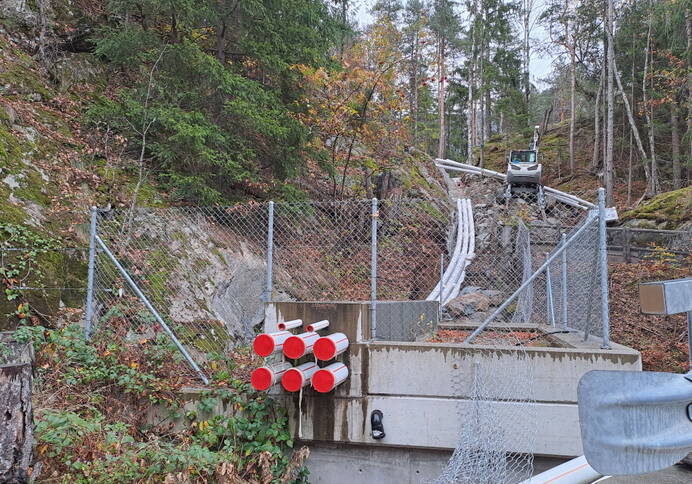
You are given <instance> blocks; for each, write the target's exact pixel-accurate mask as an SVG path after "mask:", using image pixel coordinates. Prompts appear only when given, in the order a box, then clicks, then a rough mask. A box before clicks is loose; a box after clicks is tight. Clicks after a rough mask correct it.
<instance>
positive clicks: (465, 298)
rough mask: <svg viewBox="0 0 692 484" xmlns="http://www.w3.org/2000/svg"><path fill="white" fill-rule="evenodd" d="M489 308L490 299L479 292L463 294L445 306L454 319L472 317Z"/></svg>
mask: <svg viewBox="0 0 692 484" xmlns="http://www.w3.org/2000/svg"><path fill="white" fill-rule="evenodd" d="M488 308H490V298H489V297H488V296H486V295H485V294H482V293H480V292H472V293H469V294H464V295H461V296H458V297H456V298H454V299H452V300H451V301H450V302H449V304H448V305H447V310H448V311H449V313H450V314H451V315H452V316H453V317H455V318H458V317H463V316H466V317H468V316H473V315H474V314H476V313H478V312H485V311H487V310H488Z"/></svg>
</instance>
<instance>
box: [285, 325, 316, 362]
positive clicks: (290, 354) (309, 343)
mask: <svg viewBox="0 0 692 484" xmlns="http://www.w3.org/2000/svg"><path fill="white" fill-rule="evenodd" d="M318 339H320V335H319V334H317V333H315V332H314V331H308V332H306V333H300V334H296V335H293V336H290V337H288V338H287V339H286V341H285V342H284V355H285V356H286V358H291V359H293V360H296V359H298V358H300V357H301V356H305V355H308V354H310V353H312V348H313V346H314V345H315V342H316V341H317V340H318Z"/></svg>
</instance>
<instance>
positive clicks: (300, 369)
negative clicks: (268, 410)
mask: <svg viewBox="0 0 692 484" xmlns="http://www.w3.org/2000/svg"><path fill="white" fill-rule="evenodd" d="M319 369H320V367H319V366H317V363H314V362H312V361H309V362H307V363H303V364H302V365H298V366H296V367H293V368H289V369H288V370H286V372H285V373H284V376H282V377H281V386H282V387H284V390H286V391H287V392H297V391H298V390H300V389H301V388H303V387H304V386H306V385H307V384H309V383H310V380H311V379H312V376H313V375H314V374H315V373H317V371H318V370H319Z"/></svg>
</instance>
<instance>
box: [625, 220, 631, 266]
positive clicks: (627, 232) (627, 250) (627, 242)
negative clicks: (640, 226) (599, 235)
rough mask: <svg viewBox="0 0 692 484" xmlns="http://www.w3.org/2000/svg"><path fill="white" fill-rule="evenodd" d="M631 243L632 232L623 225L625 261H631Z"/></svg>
mask: <svg viewBox="0 0 692 484" xmlns="http://www.w3.org/2000/svg"><path fill="white" fill-rule="evenodd" d="M631 243H632V232H630V228H629V227H625V240H624V242H623V252H624V255H625V262H626V263H628V264H629V263H630V261H631V255H630V244H631Z"/></svg>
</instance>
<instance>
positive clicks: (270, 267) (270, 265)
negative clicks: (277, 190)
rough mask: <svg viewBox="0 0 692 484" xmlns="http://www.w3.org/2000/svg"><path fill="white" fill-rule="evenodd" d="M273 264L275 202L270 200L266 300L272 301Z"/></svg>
mask: <svg viewBox="0 0 692 484" xmlns="http://www.w3.org/2000/svg"><path fill="white" fill-rule="evenodd" d="M273 264H274V202H269V220H268V222H267V282H266V289H265V291H266V292H265V294H264V301H265V302H271V300H272V294H273V292H274V287H273V286H274V284H273V282H274V281H273V279H272V278H273V274H272V270H273Z"/></svg>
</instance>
